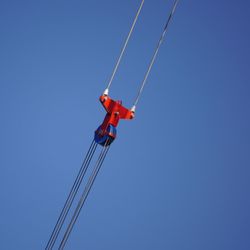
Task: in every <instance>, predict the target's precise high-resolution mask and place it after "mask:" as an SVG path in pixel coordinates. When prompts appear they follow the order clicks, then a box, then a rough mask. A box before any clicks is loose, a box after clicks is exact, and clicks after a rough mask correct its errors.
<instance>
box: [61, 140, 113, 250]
mask: <svg viewBox="0 0 250 250" xmlns="http://www.w3.org/2000/svg"><path fill="white" fill-rule="evenodd" d="M107 145H108V141H107V142H106V143H105V145H104V147H103V149H102V151H101V153H100V155H99V157H98V160H97V162H96V165H95V167H94V170H93V172H92V174H91V176H90V177H89V180H88V183H87V184H86V186H85V188H84V191H83V193H82V196H81V198H80V200H79V202H78V205H77V207H76V209H75V211H74V214H73V216H72V218H71V221H70V223H69V225H68V227H67V230H66V232H65V234H64V236H63V239H62V241H61V243H60V246H59V250H62V249H64V247H65V244H66V242H67V240H68V238H69V235H70V233H71V232H72V229H73V227H74V225H75V223H76V220H77V218H78V216H79V214H80V212H81V209H82V207H83V205H84V202H85V200H86V199H87V197H88V194H89V192H90V190H91V187H92V186H93V183H94V181H95V179H96V176H97V174H98V172H99V170H100V168H101V166H102V164H103V161H104V159H105V157H106V155H107V153H108V151H109V147H110V146H109V145H108V146H107Z"/></svg>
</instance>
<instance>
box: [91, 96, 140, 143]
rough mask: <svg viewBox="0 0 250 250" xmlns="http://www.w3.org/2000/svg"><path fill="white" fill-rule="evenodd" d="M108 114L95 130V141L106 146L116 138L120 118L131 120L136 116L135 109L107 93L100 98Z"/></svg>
mask: <svg viewBox="0 0 250 250" xmlns="http://www.w3.org/2000/svg"><path fill="white" fill-rule="evenodd" d="M99 100H100V102H101V104H102V105H103V107H104V109H105V110H106V112H107V114H106V116H105V118H104V120H103V123H102V124H101V125H100V126H99V127H98V129H97V130H96V131H95V142H96V143H98V144H100V145H102V146H104V145H105V144H106V142H107V141H108V142H109V144H108V145H110V144H111V143H112V142H113V141H114V139H115V138H116V127H117V125H118V123H119V120H120V119H124V120H131V119H133V118H134V116H135V114H134V111H131V110H129V109H127V108H125V107H124V106H122V101H114V100H112V99H111V98H110V97H109V96H107V95H104V94H103V95H102V96H100V98H99Z"/></svg>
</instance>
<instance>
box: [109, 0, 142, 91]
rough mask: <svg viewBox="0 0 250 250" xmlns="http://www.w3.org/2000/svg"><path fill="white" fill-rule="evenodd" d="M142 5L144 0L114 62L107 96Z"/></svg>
mask: <svg viewBox="0 0 250 250" xmlns="http://www.w3.org/2000/svg"><path fill="white" fill-rule="evenodd" d="M143 4H144V0H142V1H141V4H140V7H139V9H138V10H137V13H136V16H135V18H134V21H133V23H132V26H131V28H130V31H129V33H128V35H127V38H126V40H125V43H124V45H123V47H122V50H121V52H120V55H119V57H118V59H117V62H116V64H115V67H114V69H113V72H112V75H111V77H110V80H109V83H108V86H107V88H106V91H107V94H108V90H109V88H110V86H111V84H112V82H113V79H114V77H115V74H116V71H117V69H118V67H119V65H120V62H121V59H122V56H123V54H124V51H125V49H126V47H127V44H128V41H129V39H130V36H131V34H132V32H133V30H134V27H135V24H136V22H137V19H138V17H139V15H140V12H141V9H142V7H143Z"/></svg>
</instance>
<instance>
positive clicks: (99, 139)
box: [94, 124, 116, 146]
mask: <svg viewBox="0 0 250 250" xmlns="http://www.w3.org/2000/svg"><path fill="white" fill-rule="evenodd" d="M115 138H116V128H115V127H114V126H113V125H111V124H109V125H108V127H107V129H106V130H103V129H102V126H100V127H98V129H97V130H96V131H95V138H94V139H95V142H96V143H98V144H99V145H101V146H104V145H106V146H108V145H110V144H111V143H112V142H113V141H114V140H115ZM107 141H108V142H107ZM106 142H107V144H106Z"/></svg>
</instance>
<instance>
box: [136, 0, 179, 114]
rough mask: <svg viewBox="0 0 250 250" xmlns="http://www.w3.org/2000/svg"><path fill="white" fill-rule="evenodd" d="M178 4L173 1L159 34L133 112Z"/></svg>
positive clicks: (176, 1) (177, 0)
mask: <svg viewBox="0 0 250 250" xmlns="http://www.w3.org/2000/svg"><path fill="white" fill-rule="evenodd" d="M178 2H179V0H175V1H174V4H173V7H172V10H171V13H170V15H169V17H168V19H167V22H166V25H165V27H164V29H163V32H162V34H161V37H160V39H159V41H158V44H157V46H156V48H155V52H154V54H153V57H152V59H151V61H150V64H149V66H148V69H147V71H146V74H145V76H144V78H143V81H142V84H141V87H140V89H139V91H138V94H137V96H136V98H135V102H134V105H133V108H132V109H133V110H135V108H136V105H137V103H138V101H139V99H140V96H141V94H142V92H143V89H144V87H145V84H146V81H147V79H148V75H149V73H150V71H151V69H152V67H153V65H154V62H155V59H156V57H157V54H158V52H159V49H160V47H161V44H162V42H163V39H164V36H165V35H166V33H167V30H168V26H169V23H170V21H171V19H172V16H173V14H174V12H175V9H176V6H177V4H178Z"/></svg>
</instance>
